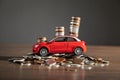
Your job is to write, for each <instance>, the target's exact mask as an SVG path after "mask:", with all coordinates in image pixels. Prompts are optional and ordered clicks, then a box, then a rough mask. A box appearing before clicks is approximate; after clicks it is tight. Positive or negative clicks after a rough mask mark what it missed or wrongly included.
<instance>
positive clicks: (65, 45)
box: [32, 36, 86, 56]
mask: <svg viewBox="0 0 120 80" xmlns="http://www.w3.org/2000/svg"><path fill="white" fill-rule="evenodd" d="M32 49H33V54H37V55H40V56H47V55H48V54H56V53H60V54H61V53H65V54H75V55H81V54H82V53H83V52H86V45H85V42H84V41H81V40H79V39H78V38H77V37H73V36H58V37H55V38H53V39H52V40H51V41H49V42H38V43H36V44H35V45H33V48H32Z"/></svg>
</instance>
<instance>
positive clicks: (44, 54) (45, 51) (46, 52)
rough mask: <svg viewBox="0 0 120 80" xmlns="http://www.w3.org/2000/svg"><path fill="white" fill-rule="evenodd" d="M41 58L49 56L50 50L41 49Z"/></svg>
mask: <svg viewBox="0 0 120 80" xmlns="http://www.w3.org/2000/svg"><path fill="white" fill-rule="evenodd" d="M39 54H40V56H43V57H45V56H47V55H48V50H47V49H46V48H41V49H40V51H39Z"/></svg>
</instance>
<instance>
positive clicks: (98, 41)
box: [0, 0, 120, 45]
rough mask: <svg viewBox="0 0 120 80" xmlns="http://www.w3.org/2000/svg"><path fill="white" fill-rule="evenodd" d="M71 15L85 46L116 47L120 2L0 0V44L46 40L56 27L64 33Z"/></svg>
mask: <svg viewBox="0 0 120 80" xmlns="http://www.w3.org/2000/svg"><path fill="white" fill-rule="evenodd" d="M72 16H79V17H81V24H80V29H79V38H80V39H81V40H84V41H86V43H87V44H88V45H120V0H0V43H30V44H32V43H34V42H35V41H36V38H38V37H42V36H46V37H47V39H48V40H50V39H52V38H53V37H54V36H55V27H57V26H64V27H65V34H68V33H69V25H70V20H71V17H72Z"/></svg>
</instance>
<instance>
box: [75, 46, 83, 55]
mask: <svg viewBox="0 0 120 80" xmlns="http://www.w3.org/2000/svg"><path fill="white" fill-rule="evenodd" d="M82 53H83V51H82V49H81V48H80V47H77V48H75V49H74V54H75V55H77V56H79V55H82Z"/></svg>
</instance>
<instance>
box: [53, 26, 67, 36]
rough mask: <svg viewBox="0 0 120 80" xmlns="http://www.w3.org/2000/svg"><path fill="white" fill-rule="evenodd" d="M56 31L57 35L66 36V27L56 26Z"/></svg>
mask: <svg viewBox="0 0 120 80" xmlns="http://www.w3.org/2000/svg"><path fill="white" fill-rule="evenodd" d="M55 32H56V34H55V36H56V37H57V36H64V34H65V32H64V27H63V26H61V27H56V29H55Z"/></svg>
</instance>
